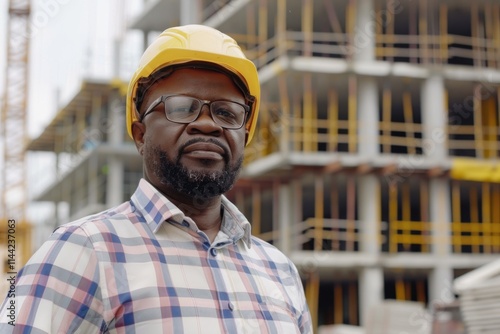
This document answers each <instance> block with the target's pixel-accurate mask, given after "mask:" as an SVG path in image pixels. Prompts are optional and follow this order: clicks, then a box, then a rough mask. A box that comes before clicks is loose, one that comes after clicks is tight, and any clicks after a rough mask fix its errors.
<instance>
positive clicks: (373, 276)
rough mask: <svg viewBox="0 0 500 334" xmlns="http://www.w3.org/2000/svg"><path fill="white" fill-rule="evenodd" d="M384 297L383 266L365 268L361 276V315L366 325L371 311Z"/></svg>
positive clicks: (361, 319)
mask: <svg viewBox="0 0 500 334" xmlns="http://www.w3.org/2000/svg"><path fill="white" fill-rule="evenodd" d="M383 299H384V273H383V271H382V268H379V267H371V268H363V269H362V270H361V272H360V277H359V305H360V306H359V316H360V323H361V326H365V325H366V323H367V321H368V317H369V312H370V310H371V309H372V308H374V307H376V306H377V305H378V304H379V303H381V302H382V300H383Z"/></svg>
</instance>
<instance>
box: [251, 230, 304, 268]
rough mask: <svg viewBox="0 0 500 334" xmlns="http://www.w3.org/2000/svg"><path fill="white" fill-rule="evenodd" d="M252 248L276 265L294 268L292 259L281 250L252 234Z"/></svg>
mask: <svg viewBox="0 0 500 334" xmlns="http://www.w3.org/2000/svg"><path fill="white" fill-rule="evenodd" d="M252 249H253V250H254V252H256V253H258V254H259V255H260V256H261V257H264V258H265V260H267V261H269V262H272V263H274V264H275V265H276V267H280V268H282V269H285V270H290V269H292V270H295V266H294V265H293V263H292V261H291V260H290V259H289V258H288V257H287V256H286V255H285V254H284V253H283V252H282V251H281V250H279V249H278V248H277V247H276V246H274V245H272V244H270V243H269V242H267V241H264V240H262V239H260V238H258V237H256V236H254V235H252Z"/></svg>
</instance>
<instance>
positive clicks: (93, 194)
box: [87, 155, 102, 206]
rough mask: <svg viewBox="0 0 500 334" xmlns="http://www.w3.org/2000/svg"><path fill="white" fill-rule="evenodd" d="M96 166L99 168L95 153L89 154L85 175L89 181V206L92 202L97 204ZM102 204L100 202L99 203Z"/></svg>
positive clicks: (97, 178)
mask: <svg viewBox="0 0 500 334" xmlns="http://www.w3.org/2000/svg"><path fill="white" fill-rule="evenodd" d="M98 168H99V162H98V158H97V156H96V155H94V156H91V157H90V158H89V164H88V170H87V175H88V179H89V181H88V182H87V189H88V194H89V195H88V196H89V206H91V205H93V204H98V198H99V194H98V191H99V188H98V183H99V182H98V181H99V176H98V175H99V174H98ZM100 204H102V203H100Z"/></svg>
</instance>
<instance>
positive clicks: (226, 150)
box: [177, 138, 229, 162]
mask: <svg viewBox="0 0 500 334" xmlns="http://www.w3.org/2000/svg"><path fill="white" fill-rule="evenodd" d="M195 143H211V144H214V145H217V146H219V147H220V148H221V149H222V150H223V151H224V160H226V162H227V160H228V159H229V148H228V147H227V146H226V145H224V144H223V143H222V142H221V141H219V140H217V139H215V138H209V139H203V138H193V139H189V140H188V141H187V142H185V143H184V144H182V145H181V147H180V148H179V154H178V156H177V158H178V159H180V157H181V155H182V154H183V153H184V150H185V149H186V147H188V146H189V145H192V144H195Z"/></svg>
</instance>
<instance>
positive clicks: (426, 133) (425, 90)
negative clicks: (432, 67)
mask: <svg viewBox="0 0 500 334" xmlns="http://www.w3.org/2000/svg"><path fill="white" fill-rule="evenodd" d="M444 99H445V87H444V80H443V77H442V76H440V75H439V74H433V75H431V77H429V78H428V79H426V80H425V81H424V83H423V85H422V92H421V106H422V107H421V109H422V129H423V133H422V135H423V139H424V154H425V155H426V156H427V157H429V158H431V159H433V160H437V161H442V160H444V159H445V158H446V156H447V149H446V127H447V125H448V124H447V122H448V121H447V120H448V117H447V114H446V110H445V104H444V102H445V101H444Z"/></svg>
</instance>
